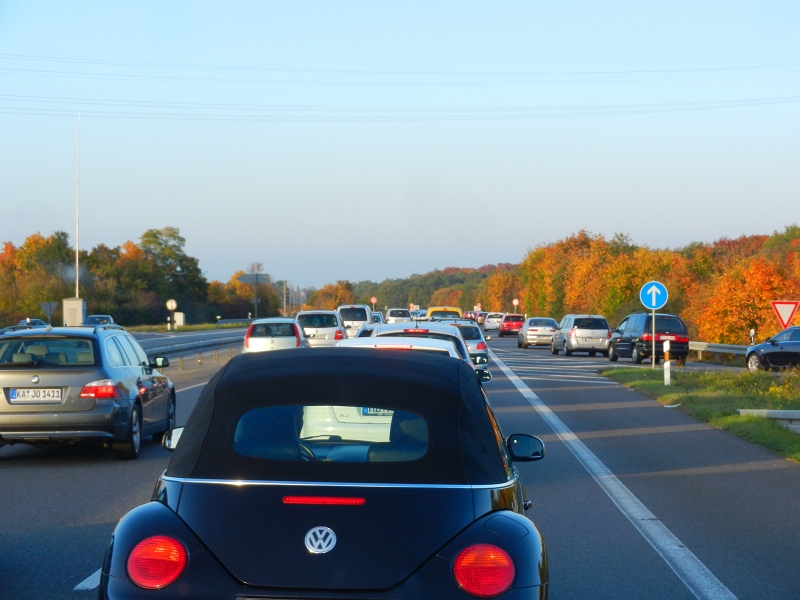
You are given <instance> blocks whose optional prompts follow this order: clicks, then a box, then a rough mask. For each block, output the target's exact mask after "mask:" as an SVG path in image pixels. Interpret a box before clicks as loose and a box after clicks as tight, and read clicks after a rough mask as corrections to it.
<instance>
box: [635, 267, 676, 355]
mask: <svg viewBox="0 0 800 600" xmlns="http://www.w3.org/2000/svg"><path fill="white" fill-rule="evenodd" d="M668 299H669V292H667V288H666V286H664V284H663V283H660V282H658V281H649V282H647V283H645V284H644V285H643V286H642V289H641V290H639V300H640V301H641V302H642V304H644V306H645V308H647V309H649V310H650V311H651V312H652V318H653V321H652V322H653V354H652V355H651V358H650V362H651V364H652V366H653V369H655V368H656V360H657V359H656V311H657V310H658V309H660V308H663V307H664V305H665V304H666V303H667V300H668Z"/></svg>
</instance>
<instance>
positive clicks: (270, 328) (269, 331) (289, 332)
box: [250, 323, 294, 337]
mask: <svg viewBox="0 0 800 600" xmlns="http://www.w3.org/2000/svg"><path fill="white" fill-rule="evenodd" d="M250 337H294V325H293V324H292V323H257V324H255V325H253V331H252V332H251V333H250Z"/></svg>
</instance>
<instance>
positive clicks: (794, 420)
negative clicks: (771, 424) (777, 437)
mask: <svg viewBox="0 0 800 600" xmlns="http://www.w3.org/2000/svg"><path fill="white" fill-rule="evenodd" d="M736 412H738V413H739V414H740V415H741V416H743V417H762V418H764V419H773V420H774V421H775V423H776V424H778V425H780V426H781V427H786V428H787V429H789V430H791V431H794V432H795V433H800V410H760V409H754V408H740V409H739V410H737V411H736Z"/></svg>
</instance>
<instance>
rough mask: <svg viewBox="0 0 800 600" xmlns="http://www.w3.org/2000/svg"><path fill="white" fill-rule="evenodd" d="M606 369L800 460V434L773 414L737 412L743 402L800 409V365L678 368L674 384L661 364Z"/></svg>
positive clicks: (712, 422) (676, 407) (667, 402)
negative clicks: (770, 369)
mask: <svg viewBox="0 0 800 600" xmlns="http://www.w3.org/2000/svg"><path fill="white" fill-rule="evenodd" d="M600 373H601V374H602V375H605V376H606V377H608V378H609V379H610V380H612V381H616V382H617V383H620V384H622V385H624V386H626V387H629V388H632V389H635V390H637V391H638V392H640V393H642V394H644V395H645V396H648V397H650V398H653V399H655V400H657V401H658V402H660V403H661V404H663V405H664V406H667V407H669V408H672V409H674V410H679V411H681V412H683V413H685V414H687V415H690V416H692V417H694V418H696V419H699V420H700V421H705V422H706V423H709V424H710V425H713V426H714V427H717V428H719V429H724V430H725V431H728V432H730V433H732V434H733V435H735V436H737V437H740V438H742V439H744V440H747V441H748V442H751V443H753V444H756V445H758V446H761V447H762V448H766V449H767V450H771V451H772V452H775V453H776V454H779V455H780V456H783V457H784V458H788V459H790V460H793V461H795V462H798V463H800V435H798V434H796V433H793V432H792V431H790V430H788V429H786V428H785V427H781V426H780V425H777V424H776V423H775V422H774V421H773V420H772V419H766V418H763V417H751V416H741V415H739V414H737V412H736V410H737V409H740V408H755V409H769V410H800V371H790V372H787V373H785V374H782V375H781V376H778V377H776V376H774V375H772V374H770V373H765V372H758V373H750V372H748V371H739V372H732V371H719V372H711V371H706V372H696V371H695V372H685V371H681V370H677V369H673V371H672V385H670V386H669V387H667V386H665V385H664V375H663V372H662V371H661V369H657V370H655V371H653V370H652V369H651V370H648V369H626V368H614V369H605V370H602V371H600Z"/></svg>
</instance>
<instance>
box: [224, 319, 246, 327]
mask: <svg viewBox="0 0 800 600" xmlns="http://www.w3.org/2000/svg"><path fill="white" fill-rule="evenodd" d="M252 322H253V319H220V320H219V321H217V327H225V326H226V325H250V323H252Z"/></svg>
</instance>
